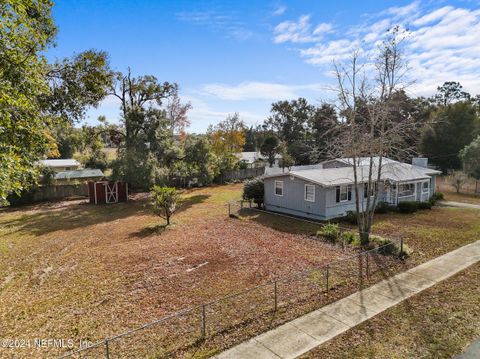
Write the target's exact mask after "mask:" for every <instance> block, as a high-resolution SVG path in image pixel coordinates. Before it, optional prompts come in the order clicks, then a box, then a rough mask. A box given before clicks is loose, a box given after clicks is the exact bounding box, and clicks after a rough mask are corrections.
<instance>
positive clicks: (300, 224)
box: [238, 208, 322, 235]
mask: <svg viewBox="0 0 480 359" xmlns="http://www.w3.org/2000/svg"><path fill="white" fill-rule="evenodd" d="M238 214H239V216H240V218H242V219H247V220H250V221H253V222H256V223H258V224H261V225H263V226H266V227H270V228H272V229H275V230H277V231H280V232H286V233H292V234H303V235H312V234H315V233H316V232H317V231H318V230H319V229H320V228H321V227H322V223H320V222H319V223H318V224H316V223H313V222H306V221H303V220H301V219H297V218H293V217H285V216H281V215H278V214H276V213H270V212H267V211H263V210H258V209H253V208H252V209H250V208H243V209H240V210H239V211H238Z"/></svg>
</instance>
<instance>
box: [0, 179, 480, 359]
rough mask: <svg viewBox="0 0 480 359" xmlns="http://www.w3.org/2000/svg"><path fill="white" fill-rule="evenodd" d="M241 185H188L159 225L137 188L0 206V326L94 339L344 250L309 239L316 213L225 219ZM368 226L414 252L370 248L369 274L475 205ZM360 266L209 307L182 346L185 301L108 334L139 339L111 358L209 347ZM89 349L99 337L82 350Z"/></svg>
mask: <svg viewBox="0 0 480 359" xmlns="http://www.w3.org/2000/svg"><path fill="white" fill-rule="evenodd" d="M240 194H241V184H238V185H228V186H218V187H210V188H204V189H195V190H190V191H187V192H185V194H184V197H185V202H184V205H183V207H182V210H181V211H180V212H179V213H178V214H176V215H175V216H174V217H173V223H174V225H173V226H171V227H169V228H165V227H164V226H162V224H163V223H162V220H161V219H159V218H157V217H154V216H153V215H152V214H151V212H150V210H149V209H148V208H147V207H146V200H145V196H137V199H136V200H135V201H132V202H129V203H126V204H117V205H113V206H91V205H88V204H86V203H84V202H82V201H73V202H60V203H55V204H48V205H38V206H30V207H24V208H19V209H10V210H4V211H2V212H0V238H1V239H0V313H1V314H0V322H1V323H2V326H1V327H0V337H3V338H19V337H21V338H65V339H68V338H74V339H75V340H76V341H77V340H79V339H87V340H91V341H96V340H100V339H103V338H105V337H110V336H112V335H114V334H117V333H119V332H122V331H125V330H127V329H130V328H134V327H137V326H139V325H141V324H143V323H145V322H149V321H151V320H154V319H156V318H159V317H162V316H164V315H165V314H169V313H172V312H175V311H177V310H179V309H182V308H186V307H191V306H195V305H198V304H201V303H204V302H206V301H209V300H212V299H215V298H219V297H221V296H224V295H227V294H230V293H234V292H238V291H240V290H243V289H246V288H251V287H252V286H254V285H257V284H260V283H264V282H265V281H268V280H271V279H273V278H278V277H280V278H284V277H285V276H288V275H291V274H292V273H295V272H296V271H300V270H306V269H310V268H313V267H318V266H322V265H324V264H326V263H327V262H330V261H333V260H335V259H339V258H344V257H346V256H347V255H351V254H352V253H353V251H352V250H349V249H346V250H342V249H341V248H339V247H336V246H333V245H330V244H326V243H322V242H320V241H315V240H312V238H311V237H309V236H308V235H309V234H311V233H315V232H316V229H318V228H319V226H318V228H317V226H316V225H315V224H313V225H312V224H311V223H307V222H302V221H298V220H295V219H292V220H289V219H286V218H284V217H282V218H280V217H277V216H274V215H269V214H265V215H261V216H260V215H256V214H255V215H253V216H249V218H246V219H232V218H228V217H227V208H226V202H227V201H229V200H232V199H239V198H240ZM374 231H375V232H376V233H378V234H383V235H384V236H387V237H395V238H399V237H400V236H402V237H403V238H405V240H406V243H407V244H408V245H409V246H410V247H411V248H412V249H413V251H414V252H413V254H412V257H411V258H410V259H409V260H407V261H406V262H400V261H398V260H395V259H393V258H391V257H390V258H388V257H382V258H380V257H379V258H377V259H378V263H376V264H378V266H379V267H378V269H379V270H378V271H377V273H376V274H375V275H372V277H371V278H370V281H369V282H368V283H373V282H375V281H378V280H380V279H382V278H383V276H386V275H391V274H394V273H396V272H398V271H399V270H403V269H404V268H407V267H410V266H413V265H415V264H418V263H420V262H422V261H425V260H427V259H429V258H432V257H434V256H437V255H440V254H443V253H445V252H447V251H449V250H451V249H453V248H456V247H458V246H460V245H463V244H466V243H468V242H471V241H473V240H475V238H478V234H480V211H475V210H470V211H468V210H461V209H449V208H439V209H434V210H432V211H421V212H418V213H416V214H414V215H399V214H389V215H379V216H378V217H377V224H376V226H375V228H374ZM376 264H375V263H374V261H372V262H371V265H372V266H374V265H376ZM199 265H200V266H199ZM359 265H361V263H357V262H356V260H352V261H350V262H346V263H345V264H342V265H339V266H337V267H333V268H332V272H331V276H332V277H331V278H330V280H331V281H330V286H331V291H330V293H329V295H328V296H327V295H326V294H325V293H324V285H323V277H322V276H323V275H324V273H323V272H322V270H311V271H308V272H307V273H306V275H305V276H302V277H299V278H298V279H295V280H293V281H286V282H279V288H278V289H279V296H280V298H279V304H280V310H279V311H278V312H277V313H275V314H272V310H271V309H272V308H273V303H272V290H273V288H272V286H271V285H269V286H266V287H264V288H261V289H259V290H257V291H254V292H251V293H249V294H248V295H245V296H242V297H241V298H239V299H232V300H228V301H222V302H220V303H217V304H215V305H211V306H209V307H208V308H207V318H208V319H207V331H208V332H209V333H212V335H213V334H214V333H217V334H216V335H215V336H214V337H212V338H209V340H208V341H207V342H201V341H197V342H194V343H193V345H192V340H191V339H192V338H193V339H198V336H199V332H200V322H199V318H200V314H201V313H200V312H199V311H198V310H197V309H195V311H194V312H192V313H191V314H189V315H186V316H185V317H182V318H180V319H178V320H176V321H172V322H171V323H170V322H169V324H166V325H165V326H158V327H154V328H152V329H151V330H146V331H144V332H142V333H144V334H142V336H140V337H138V336H132V337H129V338H126V339H125V340H121V341H118V342H116V343H112V350H116V351H117V353H118V351H120V350H124V349H125V348H127V347H128V348H132V350H138V352H136V353H135V352H131V353H129V355H127V354H125V355H122V357H141V356H144V354H145V353H148V354H149V355H150V356H153V357H156V356H158V357H159V356H162V355H164V354H165V353H166V352H168V351H170V350H172V349H173V348H172V345H173V346H175V347H179V346H182V345H183V344H189V345H190V346H189V347H187V349H186V351H184V352H183V354H184V355H187V356H192V355H194V356H195V357H198V358H200V357H206V356H209V355H211V354H212V353H215V352H217V351H218V350H220V349H223V348H225V347H227V346H230V345H233V344H234V343H237V342H238V341H239V340H244V339H247V338H248V337H249V336H250V335H254V334H257V333H259V332H261V331H263V330H266V329H268V328H271V327H273V326H275V325H278V324H280V323H282V322H284V321H286V320H289V319H292V318H294V317H295V316H298V315H301V314H304V313H305V312H307V311H309V310H312V309H315V308H318V307H319V306H322V305H324V304H326V303H329V302H331V301H332V300H335V299H338V298H341V297H342V296H344V295H347V294H349V293H351V292H352V291H355V290H356V289H357V288H358V285H359V283H360V282H359V278H358V275H357V272H358V268H359ZM383 265H388V266H387V267H382V266H383ZM197 266H199V267H198V268H196V267H197ZM362 280H363V279H362ZM368 283H367V282H363V284H364V285H368ZM232 324H233V325H234V327H232ZM192 334H193V335H192ZM139 338H141V339H139ZM58 352H60V351H58V350H57V351H51V352H49V353H50V354H53V353H58ZM32 353H33V354H32ZM39 353H41V354H42V355H43V354H44V353H46V352H45V351H41V352H39V351H38V350H37V351H33V352H28V351H25V350H23V351H21V350H20V351H18V352H15V356H16V357H22V356H23V357H31V355H34V356H35V355H37V356H38V355H39ZM139 353H142V354H139ZM178 353H179V352H177V354H178ZM2 354H3V353H1V352H0V356H2ZM10 354H11V353H7V357H9V356H11V355H10ZM97 354H98V355H99V356H100V355H103V348H101V349H99V351H98V352H93V354H92V355H93V356H95V355H97Z"/></svg>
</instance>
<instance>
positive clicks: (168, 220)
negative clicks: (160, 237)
mask: <svg viewBox="0 0 480 359" xmlns="http://www.w3.org/2000/svg"><path fill="white" fill-rule="evenodd" d="M169 225H170V216H167V226H169Z"/></svg>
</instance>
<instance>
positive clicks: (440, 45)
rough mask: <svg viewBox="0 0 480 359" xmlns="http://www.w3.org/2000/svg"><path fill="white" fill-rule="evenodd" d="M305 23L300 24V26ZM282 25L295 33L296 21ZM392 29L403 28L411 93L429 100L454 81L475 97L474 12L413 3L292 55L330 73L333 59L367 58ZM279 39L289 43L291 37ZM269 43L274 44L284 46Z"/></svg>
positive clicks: (479, 59)
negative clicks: (359, 51)
mask: <svg viewBox="0 0 480 359" xmlns="http://www.w3.org/2000/svg"><path fill="white" fill-rule="evenodd" d="M308 20H309V18H307V19H306V20H305V19H304V21H303V24H304V27H306V25H305V24H308V23H309V22H308ZM285 23H287V24H291V23H295V24H297V27H300V28H301V26H299V25H298V24H302V22H301V21H299V22H288V21H287V22H283V23H280V24H279V25H278V26H280V25H281V24H285ZM394 26H399V27H400V28H401V29H409V32H408V36H407V37H406V39H405V42H404V45H405V59H406V60H407V62H408V63H409V66H410V70H409V71H408V77H409V80H411V81H414V82H415V84H414V85H413V87H412V90H413V91H415V92H416V93H417V94H421V95H430V94H432V93H434V92H435V91H436V88H437V86H439V85H441V84H442V83H443V82H445V81H460V82H461V83H462V85H463V86H464V88H465V89H466V90H467V91H469V92H471V93H473V94H477V93H480V66H478V64H479V63H480V40H479V39H480V10H479V9H468V8H461V7H454V6H443V7H437V8H425V7H423V6H422V4H421V3H420V2H418V1H415V2H412V3H410V4H408V5H406V6H402V7H391V8H388V9H386V10H385V11H382V12H380V13H379V14H375V15H371V16H368V20H367V21H365V22H363V23H362V24H360V25H358V24H352V26H350V27H347V28H345V29H344V32H343V35H341V36H338V35H339V34H334V35H332V34H329V35H328V36H326V37H323V38H320V39H318V40H317V41H315V43H314V44H313V45H310V44H309V45H308V46H307V47H300V45H298V46H299V48H298V49H297V50H298V52H299V54H300V56H302V57H303V58H304V59H305V61H306V62H307V63H309V64H313V65H316V66H321V67H324V68H325V69H329V70H331V63H332V61H333V60H338V61H341V60H346V59H348V58H349V57H350V55H351V54H352V52H353V50H357V49H359V48H361V49H362V50H363V53H364V54H365V56H369V55H370V54H371V53H372V51H373V50H374V49H375V48H376V47H377V46H378V44H379V43H380V42H381V41H382V39H384V37H385V34H386V32H387V31H388V30H389V29H391V28H392V27H394ZM282 29H283V30H287V29H290V30H291V29H292V27H289V26H287V25H283V28H282ZM275 34H276V35H277V36H278V34H277V33H275ZM308 34H310V36H312V35H311V33H309V32H307V35H308ZM335 35H337V36H335ZM284 36H285V39H289V40H288V41H291V40H290V39H291V38H292V36H290V37H288V36H286V35H284ZM298 36H300V35H298ZM275 40H277V41H275V42H277V43H280V42H285V41H278V39H275ZM292 42H295V41H292ZM296 42H297V43H300V42H301V41H296Z"/></svg>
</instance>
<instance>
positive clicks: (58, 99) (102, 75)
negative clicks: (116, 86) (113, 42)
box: [40, 50, 113, 123]
mask: <svg viewBox="0 0 480 359" xmlns="http://www.w3.org/2000/svg"><path fill="white" fill-rule="evenodd" d="M46 76H47V81H48V85H49V88H50V91H49V92H48V93H47V94H45V95H43V96H41V97H40V100H41V103H42V107H43V108H44V110H45V111H46V112H47V113H48V114H50V115H51V116H54V117H56V118H58V119H61V120H62V123H65V122H70V123H73V122H78V121H80V120H81V119H83V117H84V116H85V111H86V109H87V108H88V107H90V106H93V107H96V106H97V105H98V104H99V103H100V101H101V100H102V99H103V98H105V96H106V94H107V92H108V90H109V89H110V87H111V85H112V80H113V73H112V71H111V70H110V67H109V62H108V56H107V53H106V52H104V51H94V50H88V51H85V52H82V53H80V54H78V55H75V56H73V57H71V58H65V59H63V60H62V61H57V62H55V63H54V64H49V65H48V66H47V73H46Z"/></svg>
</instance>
